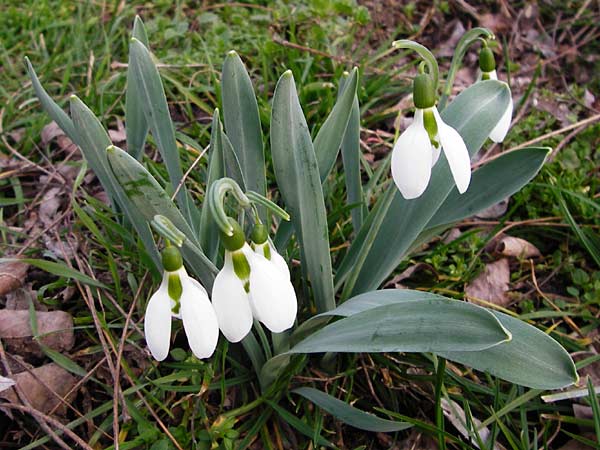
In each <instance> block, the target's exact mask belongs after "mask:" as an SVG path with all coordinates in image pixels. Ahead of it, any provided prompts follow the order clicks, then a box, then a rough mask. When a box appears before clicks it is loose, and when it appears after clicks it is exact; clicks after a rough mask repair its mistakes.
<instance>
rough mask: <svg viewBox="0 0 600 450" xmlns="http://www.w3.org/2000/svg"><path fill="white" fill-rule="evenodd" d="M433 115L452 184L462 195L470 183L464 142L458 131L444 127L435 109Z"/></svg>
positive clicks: (467, 156)
mask: <svg viewBox="0 0 600 450" xmlns="http://www.w3.org/2000/svg"><path fill="white" fill-rule="evenodd" d="M433 115H434V117H435V121H436V123H437V126H438V136H439V138H440V143H441V145H442V149H443V150H444V155H446V159H447V160H448V165H449V166H450V171H451V172H452V176H453V177H454V182H455V183H456V187H457V188H458V192H460V193H461V194H462V193H464V192H465V191H466V190H467V188H468V187H469V183H470V182H471V159H470V156H469V151H468V150H467V146H466V145H465V141H463V138H462V137H461V136H460V134H459V133H458V131H456V130H455V129H454V128H452V127H451V126H450V125H446V123H444V121H443V120H442V118H441V117H440V113H439V112H438V110H437V108H435V107H434V108H433Z"/></svg>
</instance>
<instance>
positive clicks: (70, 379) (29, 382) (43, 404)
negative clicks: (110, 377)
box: [0, 363, 77, 415]
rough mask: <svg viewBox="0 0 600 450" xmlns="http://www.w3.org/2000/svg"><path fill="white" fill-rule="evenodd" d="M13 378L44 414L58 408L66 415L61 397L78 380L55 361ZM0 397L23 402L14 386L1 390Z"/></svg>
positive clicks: (32, 403)
mask: <svg viewBox="0 0 600 450" xmlns="http://www.w3.org/2000/svg"><path fill="white" fill-rule="evenodd" d="M13 378H14V382H15V384H16V385H17V386H18V387H19V388H20V389H21V391H22V392H23V393H24V394H25V395H26V396H27V399H28V400H29V402H30V403H31V406H32V407H34V408H35V409H37V410H38V411H41V412H43V413H44V414H46V413H49V412H50V411H52V410H54V409H55V408H56V413H57V414H59V415H64V413H65V411H66V406H65V405H64V404H62V402H61V401H60V398H64V397H65V396H66V395H67V393H68V392H69V391H70V390H71V389H72V388H73V386H75V383H76V382H77V379H76V378H75V376H73V375H71V374H70V373H69V372H67V371H66V370H65V369H63V368H62V367H60V366H58V365H57V364H54V363H50V364H46V365H44V366H41V367H36V368H35V369H32V370H31V371H30V372H21V373H17V374H15V375H13ZM55 394H57V395H58V396H59V397H60V398H57V397H56V395H55ZM73 395H74V394H72V395H71V396H70V397H73ZM0 397H1V398H3V399H5V400H7V401H9V402H11V403H17V404H19V403H21V402H20V400H19V397H18V395H17V392H16V391H15V388H14V387H13V388H10V389H8V390H6V391H3V392H0ZM69 399H70V398H66V399H65V401H67V402H68V401H69Z"/></svg>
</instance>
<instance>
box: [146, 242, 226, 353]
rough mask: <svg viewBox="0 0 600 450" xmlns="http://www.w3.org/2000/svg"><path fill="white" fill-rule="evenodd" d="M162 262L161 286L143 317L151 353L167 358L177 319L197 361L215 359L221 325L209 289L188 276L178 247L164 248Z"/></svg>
mask: <svg viewBox="0 0 600 450" xmlns="http://www.w3.org/2000/svg"><path fill="white" fill-rule="evenodd" d="M162 263H163V268H164V272H163V280H162V283H161V284H160V286H159V288H158V290H157V291H156V292H155V293H154V294H153V295H152V297H150V300H149V301H148V306H147V307H146V315H145V316H144V332H145V334H146V343H147V344H148V348H149V349H150V353H152V356H153V357H154V358H155V359H156V360H158V361H162V360H164V359H165V358H166V357H167V355H168V354H169V346H170V341H171V319H172V317H175V318H177V319H181V320H182V321H183V328H184V330H185V334H186V336H187V339H188V343H189V345H190V348H191V349H192V352H193V353H194V355H195V356H196V357H197V358H208V357H210V356H212V354H213V353H214V351H215V348H216V346H217V341H218V338H219V326H218V322H217V316H216V314H215V311H214V309H213V306H212V304H211V302H210V300H209V299H208V294H207V293H206V289H204V287H203V286H202V285H201V284H200V283H199V282H198V281H196V280H194V279H193V278H191V277H190V276H189V275H188V274H187V272H186V270H185V267H184V266H183V260H182V258H181V254H180V253H179V250H177V248H175V247H167V248H165V249H164V250H163V252H162Z"/></svg>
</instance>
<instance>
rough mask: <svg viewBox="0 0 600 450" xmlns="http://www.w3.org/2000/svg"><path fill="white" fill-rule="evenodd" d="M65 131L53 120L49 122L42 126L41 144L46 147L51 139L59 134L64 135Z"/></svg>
mask: <svg viewBox="0 0 600 450" xmlns="http://www.w3.org/2000/svg"><path fill="white" fill-rule="evenodd" d="M64 135H65V133H64V131H63V130H61V128H60V127H59V126H58V124H57V123H56V122H54V121H52V122H50V123H49V124H48V125H46V126H45V127H44V128H42V133H41V137H42V146H44V147H46V146H47V145H48V144H49V143H50V142H51V141H52V140H54V139H56V138H57V137H59V136H64Z"/></svg>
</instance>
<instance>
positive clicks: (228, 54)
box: [227, 50, 238, 58]
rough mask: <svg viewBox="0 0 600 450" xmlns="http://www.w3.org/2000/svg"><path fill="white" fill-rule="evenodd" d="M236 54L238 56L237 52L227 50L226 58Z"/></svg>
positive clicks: (233, 56)
mask: <svg viewBox="0 0 600 450" xmlns="http://www.w3.org/2000/svg"><path fill="white" fill-rule="evenodd" d="M236 56H238V54H237V52H236V51H235V50H229V51H228V52H227V57H228V58H235V57H236Z"/></svg>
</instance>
